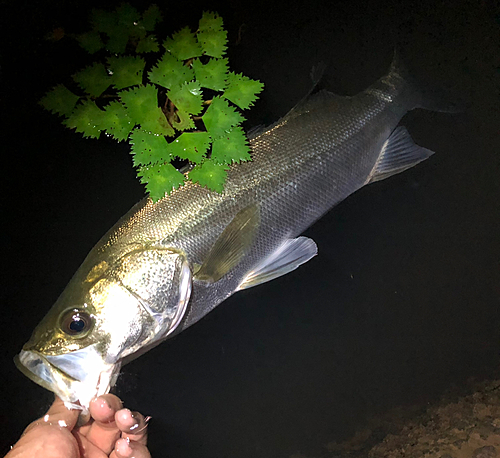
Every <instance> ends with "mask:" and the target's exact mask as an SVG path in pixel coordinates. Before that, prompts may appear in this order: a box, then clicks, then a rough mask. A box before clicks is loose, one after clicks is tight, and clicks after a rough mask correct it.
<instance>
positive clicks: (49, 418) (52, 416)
mask: <svg viewBox="0 0 500 458" xmlns="http://www.w3.org/2000/svg"><path fill="white" fill-rule="evenodd" d="M79 414H80V410H75V409H68V408H67V407H66V406H65V405H64V402H63V401H62V400H61V399H60V398H59V397H57V396H56V398H55V400H54V402H53V403H52V405H51V406H50V408H49V410H48V411H47V413H46V414H45V415H44V416H43V417H42V418H39V419H38V420H35V421H34V422H33V423H31V424H30V425H28V427H27V428H26V429H25V431H24V433H23V434H26V433H28V431H30V430H31V429H33V428H35V427H36V426H51V425H54V426H58V427H60V428H67V429H68V430H69V431H71V430H72V429H73V428H74V427H75V424H76V422H77V420H78V415H79Z"/></svg>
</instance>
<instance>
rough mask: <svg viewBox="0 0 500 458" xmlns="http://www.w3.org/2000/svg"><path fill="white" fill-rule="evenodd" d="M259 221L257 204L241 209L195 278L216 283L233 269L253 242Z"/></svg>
mask: <svg viewBox="0 0 500 458" xmlns="http://www.w3.org/2000/svg"><path fill="white" fill-rule="evenodd" d="M259 222H260V215H259V209H258V207H257V205H249V206H248V207H245V208H244V209H243V210H240V211H239V212H238V213H237V214H236V216H235V217H234V218H233V220H232V221H231V222H230V223H229V225H228V226H227V227H226V229H224V231H223V232H222V234H221V235H220V236H219V238H218V239H217V241H216V242H215V244H214V246H213V248H212V249H211V250H210V253H208V256H207V258H206V259H205V261H204V262H203V264H202V266H201V267H200V269H199V270H198V272H196V274H195V277H194V278H195V280H201V281H206V282H210V283H214V282H216V281H218V280H220V279H221V278H222V277H223V276H224V275H226V274H227V273H228V272H229V271H230V270H231V269H233V268H234V267H235V266H236V265H237V264H238V263H239V262H240V261H241V258H242V257H243V256H244V255H245V253H246V252H247V250H248V248H249V247H250V245H251V244H252V242H253V240H254V237H255V234H256V233H257V230H258V228H259Z"/></svg>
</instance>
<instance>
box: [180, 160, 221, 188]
mask: <svg viewBox="0 0 500 458" xmlns="http://www.w3.org/2000/svg"><path fill="white" fill-rule="evenodd" d="M227 170H228V166H227V165H221V164H216V163H215V162H214V161H212V160H210V159H208V160H206V161H205V162H203V164H201V165H197V166H195V167H194V168H193V170H191V171H190V172H189V175H188V178H189V179H190V180H191V181H193V182H195V183H199V184H200V186H205V187H206V188H208V189H211V190H212V191H217V192H219V193H220V192H222V191H223V190H224V182H225V181H226V176H227Z"/></svg>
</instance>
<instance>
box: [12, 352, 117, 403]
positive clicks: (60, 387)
mask: <svg viewBox="0 0 500 458" xmlns="http://www.w3.org/2000/svg"><path fill="white" fill-rule="evenodd" d="M14 362H15V364H16V366H17V368H18V369H19V370H20V371H21V372H22V373H23V374H24V375H26V376H27V377H28V378H29V379H31V380H32V381H34V382H35V383H37V384H38V385H40V386H42V387H43V388H46V389H48V390H50V391H53V392H54V393H55V394H56V395H57V396H58V397H60V398H61V399H62V401H63V402H64V403H65V405H66V406H67V407H69V408H73V409H74V408H76V409H80V410H83V411H84V412H86V411H88V408H89V405H90V401H91V400H92V399H93V398H95V397H97V396H100V395H102V394H106V393H108V392H109V390H110V388H111V387H112V386H113V385H114V382H115V380H116V377H117V375H118V372H119V370H120V364H119V363H117V364H108V363H106V362H105V361H103V359H102V357H101V356H100V355H99V353H98V352H97V350H96V349H95V346H93V345H91V346H89V347H86V348H83V349H81V350H78V351H75V352H69V353H65V354H62V355H56V356H43V355H41V354H40V353H38V352H36V351H32V350H21V352H20V353H19V355H17V356H16V357H15V358H14ZM77 403H78V404H77Z"/></svg>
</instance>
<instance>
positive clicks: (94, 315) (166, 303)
mask: <svg viewBox="0 0 500 458" xmlns="http://www.w3.org/2000/svg"><path fill="white" fill-rule="evenodd" d="M91 254H92V252H91ZM89 258H90V260H92V256H91V255H89V257H88V258H87V259H86V260H85V261H84V263H83V264H82V266H81V267H80V269H79V270H78V271H77V273H76V274H75V276H74V277H73V278H72V280H71V281H70V283H69V284H68V286H67V287H66V289H65V290H64V291H63V293H62V294H61V296H60V297H59V299H58V300H57V301H56V303H55V304H54V306H53V307H52V308H51V309H50V310H49V312H48V313H47V315H46V316H45V317H44V318H43V319H42V321H41V322H40V323H39V324H38V326H37V327H36V328H35V330H34V331H33V334H32V336H31V338H30V340H29V341H28V342H27V343H26V344H25V345H24V346H23V349H22V351H21V352H20V354H19V355H17V356H16V358H15V363H16V365H17V367H18V368H19V369H20V370H21V371H22V372H23V373H24V374H25V375H26V376H28V377H29V378H30V379H31V380H33V381H34V382H36V383H38V384H39V385H41V386H43V387H44V388H47V389H49V390H51V391H53V392H54V393H56V394H57V395H58V396H59V397H60V398H61V399H62V400H63V401H64V402H65V403H66V404H67V405H71V406H72V407H75V406H76V405H77V403H79V405H80V406H82V407H83V409H84V410H85V409H87V408H88V406H89V404H90V401H91V400H92V399H93V398H94V397H96V396H99V395H101V394H105V393H107V392H108V391H109V389H110V388H111V386H113V384H114V382H115V381H116V377H117V376H118V373H119V370H120V366H121V364H122V362H123V360H124V358H125V359H127V360H130V359H133V358H134V355H135V354H136V353H138V354H140V353H143V352H144V351H146V350H147V349H149V348H151V347H152V346H155V345H156V344H157V343H159V342H160V341H161V340H163V339H165V338H166V337H168V336H169V335H170V334H171V333H172V332H173V331H174V330H175V328H176V327H177V326H178V324H179V323H180V322H181V319H182V317H183V316H184V313H185V311H186V308H187V304H188V302H189V298H190V294H191V277H192V275H191V269H190V267H189V264H188V261H187V259H186V256H185V255H184V253H182V252H180V251H178V250H176V249H172V248H161V249H158V248H139V249H134V250H132V251H130V252H128V253H126V254H124V255H122V256H120V257H118V258H117V259H116V257H115V259H113V257H111V256H108V259H107V260H99V259H97V260H96V262H93V261H92V262H89Z"/></svg>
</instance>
